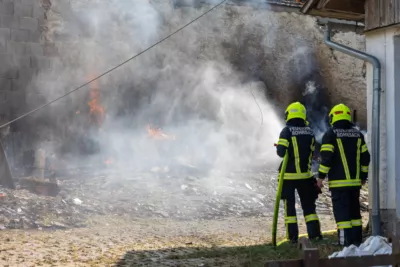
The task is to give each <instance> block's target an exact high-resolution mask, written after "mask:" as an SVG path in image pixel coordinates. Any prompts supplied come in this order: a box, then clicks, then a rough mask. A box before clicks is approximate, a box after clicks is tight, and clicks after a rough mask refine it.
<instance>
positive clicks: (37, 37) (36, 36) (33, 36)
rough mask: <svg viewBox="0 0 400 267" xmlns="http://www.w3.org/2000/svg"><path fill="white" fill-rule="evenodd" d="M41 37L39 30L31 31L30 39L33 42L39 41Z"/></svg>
mask: <svg viewBox="0 0 400 267" xmlns="http://www.w3.org/2000/svg"><path fill="white" fill-rule="evenodd" d="M40 39H41V33H40V32H39V31H35V32H31V36H30V40H31V42H33V43H39V42H40Z"/></svg>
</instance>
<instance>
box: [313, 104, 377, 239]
mask: <svg viewBox="0 0 400 267" xmlns="http://www.w3.org/2000/svg"><path fill="white" fill-rule="evenodd" d="M329 121H330V124H331V126H332V127H331V128H330V129H329V130H328V131H327V132H326V133H325V134H324V136H323V138H322V144H321V150H320V151H321V164H320V166H319V179H318V181H317V184H318V186H319V187H320V188H322V181H323V180H324V179H325V178H326V177H328V184H329V190H330V191H331V196H332V207H333V213H334V217H335V220H336V224H337V229H338V239H339V245H342V246H349V245H352V244H353V245H360V244H361V242H362V221H361V211H360V200H359V198H360V189H361V186H362V185H364V184H365V182H366V181H367V177H368V165H369V162H370V154H369V152H368V148H367V145H366V144H365V140H364V135H363V134H362V133H361V132H360V131H359V130H357V129H356V128H355V127H354V125H353V123H352V122H351V112H350V109H349V108H348V107H347V106H345V105H344V104H339V105H336V106H334V107H333V108H332V110H331V111H330V113H329Z"/></svg>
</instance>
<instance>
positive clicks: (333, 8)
mask: <svg viewBox="0 0 400 267" xmlns="http://www.w3.org/2000/svg"><path fill="white" fill-rule="evenodd" d="M364 5H365V0H308V1H307V2H306V3H305V4H304V5H303V6H302V7H301V9H300V12H302V13H303V14H307V15H312V16H318V17H325V18H332V19H339V20H350V21H360V22H361V21H364V17H365V8H364Z"/></svg>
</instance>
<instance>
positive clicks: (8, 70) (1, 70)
mask: <svg viewBox="0 0 400 267" xmlns="http://www.w3.org/2000/svg"><path fill="white" fill-rule="evenodd" d="M17 77H18V69H17V68H16V67H13V66H4V65H3V64H0V78H7V79H16V78H17Z"/></svg>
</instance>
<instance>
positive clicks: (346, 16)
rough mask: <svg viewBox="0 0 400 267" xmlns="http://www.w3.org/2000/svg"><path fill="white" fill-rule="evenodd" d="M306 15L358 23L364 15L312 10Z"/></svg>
mask: <svg viewBox="0 0 400 267" xmlns="http://www.w3.org/2000/svg"><path fill="white" fill-rule="evenodd" d="M308 15H311V16H320V17H324V18H333V19H342V20H351V21H360V22H361V21H363V20H364V14H352V13H344V12H336V11H332V10H317V9H312V10H310V11H309V12H308Z"/></svg>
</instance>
